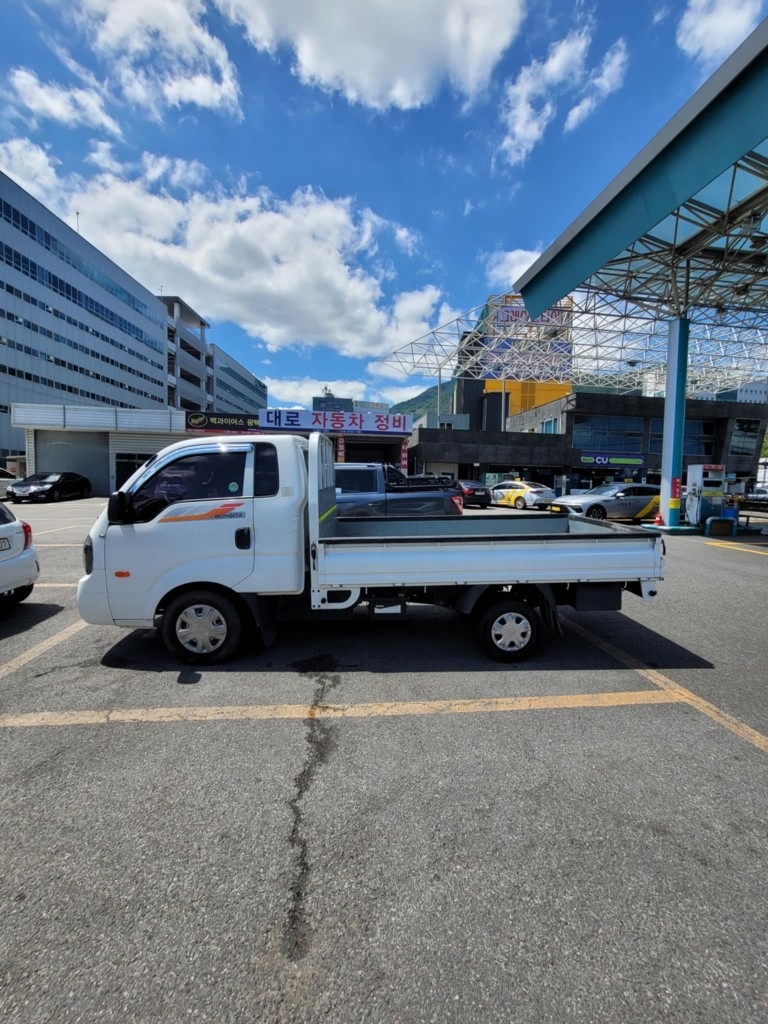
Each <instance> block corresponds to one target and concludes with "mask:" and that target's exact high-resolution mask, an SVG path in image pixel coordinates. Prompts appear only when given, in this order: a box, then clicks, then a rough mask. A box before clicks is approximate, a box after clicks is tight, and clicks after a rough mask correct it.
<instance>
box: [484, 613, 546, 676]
mask: <svg viewBox="0 0 768 1024" xmlns="http://www.w3.org/2000/svg"><path fill="white" fill-rule="evenodd" d="M540 632H541V621H540V619H539V616H538V613H537V612H536V611H535V610H534V609H533V608H532V607H531V606H530V605H528V604H526V602H525V601H513V600H511V599H508V600H505V601H498V602H497V603H496V604H493V605H491V606H490V607H489V608H487V609H486V611H485V612H483V613H482V615H481V616H480V619H479V621H478V637H479V640H480V644H481V646H482V647H483V648H484V649H485V650H486V651H487V653H488V654H490V656H491V657H492V658H495V659H496V660H497V661H522V660H523V658H527V657H529V655H531V654H532V653H533V651H534V649H535V647H536V645H537V644H538V642H539V636H540Z"/></svg>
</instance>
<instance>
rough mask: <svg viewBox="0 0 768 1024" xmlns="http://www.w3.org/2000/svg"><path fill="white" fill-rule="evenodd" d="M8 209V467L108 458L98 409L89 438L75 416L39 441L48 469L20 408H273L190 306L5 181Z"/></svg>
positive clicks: (4, 322) (4, 437)
mask: <svg viewBox="0 0 768 1024" xmlns="http://www.w3.org/2000/svg"><path fill="white" fill-rule="evenodd" d="M0 210H1V212H2V218H1V219H0V245H1V246H2V261H1V262H0V466H3V465H8V466H10V467H12V468H14V469H16V470H17V471H18V472H22V473H23V472H25V471H27V470H28V469H29V470H30V471H31V469H32V467H33V466H37V468H38V469H45V468H49V469H69V470H75V471H78V472H82V471H83V468H84V467H87V466H89V465H92V464H93V460H94V459H96V460H97V462H99V464H100V460H102V459H103V457H104V452H105V448H104V439H103V436H100V432H99V430H98V429H97V424H98V423H99V416H98V415H96V414H95V412H94V415H93V416H92V417H91V418H90V419H91V420H92V421H93V425H92V426H91V427H87V428H86V429H84V430H82V431H77V430H74V428H73V425H72V424H73V422H77V417H72V416H70V418H69V419H70V423H69V424H68V425H67V427H66V430H65V434H66V436H63V435H62V434H61V433H60V434H59V435H58V438H57V440H56V444H54V445H49V446H48V447H46V446H45V442H44V438H43V435H42V434H37V435H35V436H36V437H37V440H38V441H40V442H41V444H42V445H43V451H44V452H45V456H46V457H45V458H44V459H43V460H42V461H41V458H39V457H36V454H35V453H28V450H27V448H28V444H29V434H28V433H25V429H24V427H22V426H19V425H15V424H14V422H13V407H14V406H15V405H18V406H28V407H30V408H36V409H40V408H42V407H46V406H54V407H56V408H57V409H61V408H64V407H65V406H68V407H74V408H87V407H94V409H96V408H97V407H101V408H102V409H104V408H108V409H109V410H113V411H114V410H126V411H127V410H132V409H133V410H136V409H138V410H148V411H152V412H157V413H161V414H163V413H165V412H167V411H168V410H169V408H170V409H180V410H200V409H202V410H205V411H212V410H215V411H217V412H241V411H244V412H248V413H251V414H256V413H258V411H259V409H262V408H266V405H267V389H266V386H265V385H264V383H263V382H262V381H260V380H259V379H258V378H257V377H256V376H255V375H254V374H252V373H251V372H250V371H249V370H247V369H246V368H245V367H243V366H242V365H241V364H239V363H238V362H237V361H236V360H234V359H232V358H231V357H230V356H229V355H227V353H226V352H224V350H223V349H221V348H219V347H218V346H216V345H211V344H209V343H208V341H207V338H206V334H205V332H206V328H207V327H208V324H207V323H206V322H205V320H204V319H203V318H202V317H201V316H199V314H197V313H196V312H195V311H194V310H193V309H192V307H191V306H189V305H187V304H186V303H185V302H184V301H183V300H182V299H181V298H180V297H178V296H155V295H153V294H152V293H151V292H150V291H149V290H148V289H147V288H145V287H144V286H143V285H141V284H140V283H139V282H138V281H136V280H135V279H134V278H132V277H131V276H130V275H129V274H127V273H126V272H125V271H124V270H122V269H121V268H120V267H119V266H117V264H115V263H114V262H113V261H112V260H110V259H108V258H107V257H106V256H105V255H104V254H103V253H102V252H100V251H99V250H98V249H97V248H96V247H95V246H93V245H91V243H90V242H88V241H87V240H86V239H85V238H83V237H82V236H81V235H80V234H79V233H78V232H77V231H75V230H74V229H73V228H71V227H70V226H69V225H67V224H65V223H64V221H62V220H61V219H60V218H59V217H56V216H55V215H54V214H53V213H52V212H51V211H50V210H48V209H47V208H46V207H45V206H43V205H42V204H41V203H39V202H38V201H37V200H36V199H34V198H33V197H32V196H30V195H29V194H28V193H27V192H25V191H24V189H22V188H21V187H20V186H18V185H17V184H16V183H15V182H14V181H12V180H11V179H10V178H9V177H8V176H7V175H5V174H3V173H2V172H0ZM43 418H45V417H43ZM162 418H163V417H162V416H161V419H162ZM22 419H23V417H22ZM80 419H82V420H83V421H87V420H88V419H89V417H88V416H87V415H86V414H85V413H82V414H80ZM51 420H52V422H53V423H59V422H61V421H62V417H59V415H58V413H52V415H51ZM148 422H149V421H148ZM44 426H45V425H44V424H41V427H44ZM55 429H59V430H60V429H61V428H55ZM28 455H30V456H31V457H29V458H28ZM49 455H50V456H51V457H54V456H55V460H56V461H55V462H51V461H50V458H49V457H48V456H49ZM62 459H64V460H65V462H66V464H64V463H63V462H62V461H61V460H62ZM105 473H106V470H104V469H102V471H101V472H100V474H99V475H100V476H104V475H105ZM86 475H91V474H87V473H86ZM112 475H114V474H112Z"/></svg>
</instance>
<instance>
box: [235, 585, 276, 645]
mask: <svg viewBox="0 0 768 1024" xmlns="http://www.w3.org/2000/svg"><path fill="white" fill-rule="evenodd" d="M240 596H241V597H242V599H243V600H244V601H245V603H246V604H247V605H248V608H249V609H250V612H251V615H253V621H254V622H255V623H256V625H257V626H258V628H259V633H260V634H261V642H262V644H263V645H264V647H271V646H272V644H273V643H274V642H275V638H276V637H277V625H276V623H275V616H274V612H273V610H272V604H271V602H270V601H263V600H260V599H259V595H258V594H241V595H240Z"/></svg>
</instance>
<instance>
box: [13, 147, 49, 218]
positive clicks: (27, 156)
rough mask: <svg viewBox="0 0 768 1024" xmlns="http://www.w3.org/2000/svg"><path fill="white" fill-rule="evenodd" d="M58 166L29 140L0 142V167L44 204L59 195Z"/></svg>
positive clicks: (45, 151) (47, 154)
mask: <svg viewBox="0 0 768 1024" xmlns="http://www.w3.org/2000/svg"><path fill="white" fill-rule="evenodd" d="M58 166H59V161H58V160H57V159H56V158H55V157H53V156H51V155H50V153H49V152H48V151H47V150H45V149H42V148H41V147H40V146H36V145H35V144H34V143H33V142H30V141H29V139H9V141H8V142H3V143H0V167H1V168H2V169H3V171H5V173H6V174H8V175H10V177H12V178H13V179H14V181H16V182H17V183H18V184H19V185H21V187H22V188H23V189H25V190H26V191H27V192H29V193H31V194H32V195H34V196H35V197H37V198H38V199H40V200H41V201H42V202H44V203H45V204H46V205H47V206H51V203H52V202H53V201H54V200H55V198H56V196H57V195H58V184H59V177H58V173H57V167H58ZM60 215H61V214H60Z"/></svg>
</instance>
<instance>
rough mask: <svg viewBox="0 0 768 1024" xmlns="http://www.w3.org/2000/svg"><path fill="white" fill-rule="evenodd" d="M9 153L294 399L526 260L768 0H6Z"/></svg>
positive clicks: (365, 374)
mask: <svg viewBox="0 0 768 1024" xmlns="http://www.w3.org/2000/svg"><path fill="white" fill-rule="evenodd" d="M2 7H3V32H2V33H1V34H0V168H2V169H3V170H4V171H5V172H6V173H7V174H9V175H10V176H11V177H12V178H14V179H15V180H16V181H17V182H18V183H19V184H20V185H22V187H24V188H25V189H27V191H29V192H30V193H32V195H34V196H35V197H36V198H37V199H39V200H40V201H41V202H43V203H45V205H46V206H48V207H49V208H50V209H52V210H53V211H54V212H55V213H57V214H58V215H59V216H60V217H62V218H63V219H64V220H65V221H66V222H67V223H69V224H70V225H71V226H72V227H75V226H77V225H78V224H79V229H80V232H81V234H83V235H84V236H85V237H86V238H87V239H88V240H89V241H91V242H92V243H93V244H94V245H96V246H97V247H98V248H99V249H101V250H102V251H103V252H105V253H106V254H107V255H108V256H110V257H111V258H112V259H114V260H115V261H116V262H117V263H119V264H120V265H121V266H122V267H124V268H125V269H126V270H127V271H128V272H129V273H131V274H132V275H133V276H134V277H136V278H137V279H138V280H139V281H140V282H141V283H142V284H143V285H145V286H146V287H147V288H149V289H150V290H152V291H153V292H155V293H156V294H159V293H160V292H161V291H162V292H164V293H165V294H176V295H181V296H182V297H183V298H184V299H185V300H186V301H187V302H188V303H189V304H190V305H191V306H193V308H195V309H196V310H197V312H198V313H200V314H201V315H202V316H203V317H205V319H206V320H208V321H209V323H210V324H211V329H210V332H209V334H208V337H209V340H211V341H213V342H216V343H217V344H219V345H221V346H222V347H223V348H225V349H226V350H227V351H229V352H230V353H231V354H232V355H233V356H235V358H237V359H239V360H240V361H241V362H242V363H243V364H244V365H245V366H247V367H248V368H249V369H250V370H252V371H253V372H254V373H255V374H256V375H257V376H259V377H260V378H261V379H262V380H264V381H265V382H266V383H267V384H268V386H269V394H270V401H269V404H270V405H271V406H281V407H301V406H303V407H309V406H310V403H311V398H312V395H314V394H319V393H320V391H321V389H322V388H323V387H324V386H328V387H330V388H331V390H332V391H333V392H334V393H335V394H337V395H344V396H349V397H352V398H357V399H367V400H371V401H384V402H388V403H390V404H393V403H395V402H398V401H400V400H402V399H403V398H408V397H410V396H412V395H414V394H417V393H418V392H419V391H421V390H423V388H425V387H428V386H430V385H432V384H434V383H436V382H435V381H434V380H430V379H425V378H417V377H403V376H396V375H395V372H394V370H393V369H392V368H391V367H388V366H387V365H385V364H383V363H382V360H383V359H385V357H386V356H387V355H388V354H389V353H391V352H393V351H394V350H396V349H398V348H400V347H402V346H404V345H407V344H408V343H410V342H412V341H414V340H416V339H417V338H420V337H422V336H423V335H425V334H427V333H428V332H429V331H431V330H433V329H435V328H438V327H440V326H442V325H444V324H446V323H448V322H450V321H451V320H453V319H454V318H456V317H457V316H460V315H461V314H463V313H464V312H466V311H468V310H470V309H473V308H474V307H476V306H479V305H480V304H482V303H483V302H484V301H485V299H486V298H487V296H488V295H490V294H495V293H498V292H502V291H508V290H510V289H511V288H512V286H513V284H514V281H515V280H516V278H517V277H519V276H520V274H521V273H522V271H523V270H525V268H526V267H527V266H528V265H529V264H530V263H531V262H532V261H533V259H534V258H535V257H536V256H537V255H538V254H539V253H540V252H542V251H543V250H544V249H545V248H546V247H547V246H548V245H549V244H550V243H551V242H552V241H553V240H554V239H555V238H556V237H557V236H558V235H559V234H560V233H561V232H562V231H563V230H564V229H565V228H566V227H567V226H568V225H569V224H570V223H571V221H572V220H573V219H574V218H575V217H576V216H577V215H578V214H579V213H580V212H581V211H582V210H583V209H584V207H585V206H586V205H587V204H588V203H589V202H590V201H591V200H592V199H593V198H594V197H595V196H596V195H597V194H598V193H599V192H600V191H601V190H602V189H603V188H604V186H605V185H607V184H608V182H610V181H611V180H612V179H613V177H614V176H615V175H616V174H617V173H618V172H619V171H621V170H622V168H623V167H624V166H625V165H626V164H627V163H628V162H629V161H630V160H631V159H632V157H633V156H634V155H635V154H636V153H637V152H638V150H639V149H641V148H642V146H643V145H644V144H645V143H646V142H648V140H649V139H650V138H651V137H652V136H653V135H654V134H655V133H656V132H657V131H658V130H659V129H660V128H661V127H662V126H663V125H664V124H665V123H666V122H667V121H668V120H669V118H670V117H672V116H673V115H674V114H675V113H676V111H677V110H678V109H679V108H680V107H681V106H682V105H683V103H685V102H686V100H688V99H689V98H690V96H691V95H692V94H693V93H694V92H695V91H696V89H697V88H698V87H699V86H700V85H701V84H702V83H703V82H704V81H705V79H706V78H707V77H708V76H709V75H710V74H711V73H712V72H713V71H714V70H715V69H716V68H717V67H718V66H719V65H720V64H721V63H722V62H723V60H724V59H725V58H726V57H727V56H728V55H729V54H730V53H731V52H732V51H733V50H734V49H735V48H736V47H737V46H738V45H739V43H741V42H742V41H743V40H744V39H745V38H746V36H747V35H748V34H749V33H750V31H752V30H753V29H754V28H755V27H756V25H757V24H758V23H759V21H760V20H761V19H762V18H763V17H764V16H765V15H766V14H767V13H768V10H767V9H766V8H768V0H668V2H663V0H658V2H657V0H634V2H631V3H630V2H622V0H620V2H617V0H595V2H593V3H582V2H580V0H567V2H565V0H551V2H549V0H324V2H323V3H322V4H319V3H317V2H316V0H66V2H63V0H2Z"/></svg>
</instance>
